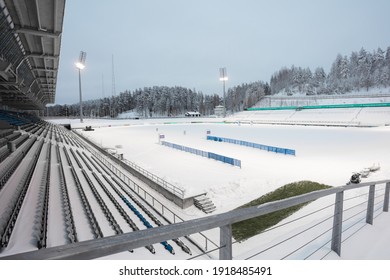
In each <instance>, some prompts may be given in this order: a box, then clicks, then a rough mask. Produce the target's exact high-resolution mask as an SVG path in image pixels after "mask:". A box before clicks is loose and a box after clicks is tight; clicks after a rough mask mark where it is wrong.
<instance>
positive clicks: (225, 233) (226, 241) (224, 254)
mask: <svg viewBox="0 0 390 280" xmlns="http://www.w3.org/2000/svg"><path fill="white" fill-rule="evenodd" d="M219 246H220V249H219V259H220V260H231V259H232V257H233V254H232V225H231V224H229V225H226V226H222V227H220V241H219Z"/></svg>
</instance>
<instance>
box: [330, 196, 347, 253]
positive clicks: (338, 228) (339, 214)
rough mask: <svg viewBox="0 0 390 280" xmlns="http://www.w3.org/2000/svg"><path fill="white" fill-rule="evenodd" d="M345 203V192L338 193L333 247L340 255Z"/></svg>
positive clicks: (334, 216)
mask: <svg viewBox="0 0 390 280" xmlns="http://www.w3.org/2000/svg"><path fill="white" fill-rule="evenodd" d="M343 204H344V192H338V193H336V201H335V206H334V215H333V231H332V245H331V249H332V250H333V251H334V252H336V253H337V255H339V256H340V254H341V234H342V227H343Z"/></svg>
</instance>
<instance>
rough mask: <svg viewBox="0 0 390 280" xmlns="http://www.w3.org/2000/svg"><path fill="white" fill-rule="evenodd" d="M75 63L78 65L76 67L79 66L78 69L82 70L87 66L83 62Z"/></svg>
mask: <svg viewBox="0 0 390 280" xmlns="http://www.w3.org/2000/svg"><path fill="white" fill-rule="evenodd" d="M75 65H76V67H77V68H78V69H80V70H83V69H84V68H85V65H84V64H82V63H80V62H76V63H75Z"/></svg>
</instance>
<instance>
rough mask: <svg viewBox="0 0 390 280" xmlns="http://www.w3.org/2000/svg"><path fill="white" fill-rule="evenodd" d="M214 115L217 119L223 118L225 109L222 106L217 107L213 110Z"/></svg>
mask: <svg viewBox="0 0 390 280" xmlns="http://www.w3.org/2000/svg"><path fill="white" fill-rule="evenodd" d="M214 114H215V115H216V116H217V117H223V116H224V115H225V107H224V106H222V105H218V106H216V107H215V108H214Z"/></svg>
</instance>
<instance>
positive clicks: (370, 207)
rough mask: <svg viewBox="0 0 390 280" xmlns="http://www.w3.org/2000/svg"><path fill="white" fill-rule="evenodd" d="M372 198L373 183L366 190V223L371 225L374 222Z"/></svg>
mask: <svg viewBox="0 0 390 280" xmlns="http://www.w3.org/2000/svg"><path fill="white" fill-rule="evenodd" d="M374 199H375V185H371V186H370V189H369V191H368V203H367V216H366V223H367V224H370V225H372V224H373V222H374Z"/></svg>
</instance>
